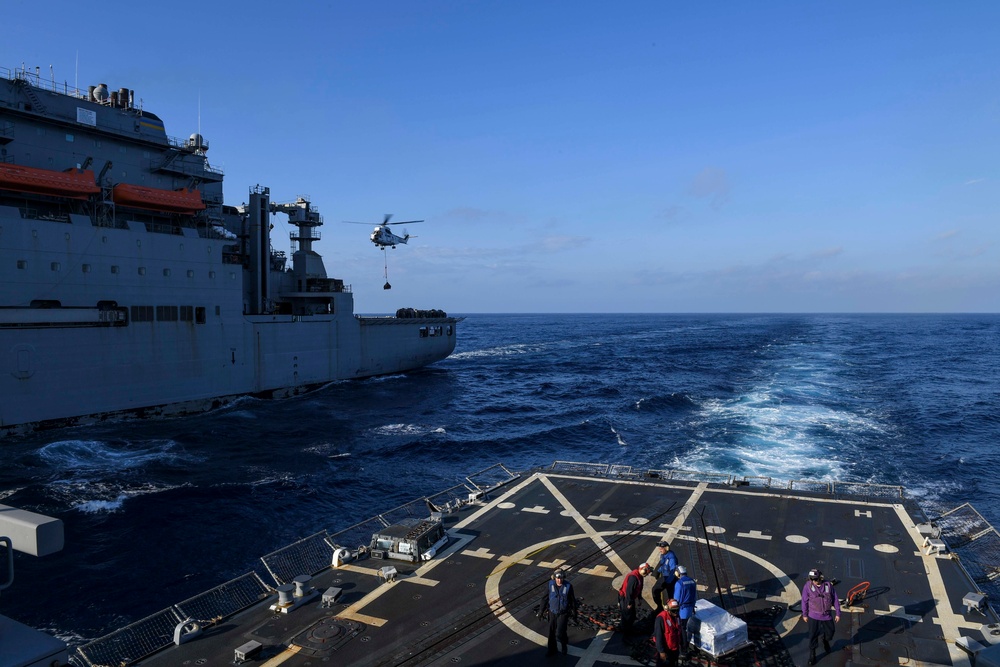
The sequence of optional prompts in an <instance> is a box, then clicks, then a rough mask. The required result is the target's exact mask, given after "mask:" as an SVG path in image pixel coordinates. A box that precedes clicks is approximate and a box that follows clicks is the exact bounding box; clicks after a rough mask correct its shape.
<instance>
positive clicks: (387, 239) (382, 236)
mask: <svg viewBox="0 0 1000 667" xmlns="http://www.w3.org/2000/svg"><path fill="white" fill-rule="evenodd" d="M391 218H392V213H386V214H385V218H384V219H383V220H382V224H381V225H376V226H375V229H374V230H372V233H371V235H370V236H369V237H368V238H370V239H371V240H372V243H374V244H375V245H376V246H377V247H379V248H382V249H383V250H385V249H386V248H395V247H396V246H397V245H398V244H400V243H406V242H407V241H409V240H410V239H411V238H416V237H411V236H410V235H409V234H407V233H406V232H403V235H402V236H399V235H398V234H394V233H393V232H392V230H391V229H389V226H390V225H414V224H416V223H418V222H423V220H407V221H405V222H389V220H390V219H391ZM344 222H346V223H348V224H350V225H370V224H371V223H370V222H354V221H352V220H344Z"/></svg>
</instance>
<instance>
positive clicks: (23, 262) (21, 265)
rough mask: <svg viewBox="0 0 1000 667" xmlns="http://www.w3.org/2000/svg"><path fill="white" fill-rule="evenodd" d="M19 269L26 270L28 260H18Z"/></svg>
mask: <svg viewBox="0 0 1000 667" xmlns="http://www.w3.org/2000/svg"><path fill="white" fill-rule="evenodd" d="M17 268H19V269H26V268H28V262H27V260H23V259H19V260H17Z"/></svg>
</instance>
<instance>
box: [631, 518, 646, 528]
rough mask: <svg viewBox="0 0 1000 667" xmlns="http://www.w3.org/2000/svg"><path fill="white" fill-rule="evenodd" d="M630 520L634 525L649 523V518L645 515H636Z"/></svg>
mask: <svg viewBox="0 0 1000 667" xmlns="http://www.w3.org/2000/svg"><path fill="white" fill-rule="evenodd" d="M628 522H629V523H630V524H632V525H633V526H645V525H646V524H647V523H649V519H647V518H646V517H644V516H634V517H632V518H631V519H629V520H628Z"/></svg>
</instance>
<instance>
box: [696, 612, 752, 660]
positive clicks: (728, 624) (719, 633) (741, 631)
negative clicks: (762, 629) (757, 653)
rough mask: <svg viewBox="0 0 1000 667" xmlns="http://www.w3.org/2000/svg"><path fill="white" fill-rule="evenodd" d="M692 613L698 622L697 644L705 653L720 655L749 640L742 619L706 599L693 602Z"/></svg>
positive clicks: (743, 644)
mask: <svg viewBox="0 0 1000 667" xmlns="http://www.w3.org/2000/svg"><path fill="white" fill-rule="evenodd" d="M694 615H695V616H696V617H697V618H698V621H699V623H700V629H699V632H698V642H697V646H698V648H700V649H701V650H703V651H705V652H706V653H710V654H711V655H713V656H720V655H722V654H723V653H729V652H730V651H733V650H735V649H738V648H741V647H742V646H745V645H746V644H747V643H748V642H749V641H750V638H749V636H748V634H747V624H746V623H745V622H744V621H741V620H740V619H738V618H736V617H735V616H733V615H732V614H730V613H729V612H728V611H726V610H725V609H723V608H722V607H717V606H716V605H714V604H712V603H711V602H709V601H708V600H698V601H697V602H695V604H694Z"/></svg>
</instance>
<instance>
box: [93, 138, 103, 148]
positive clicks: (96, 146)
mask: <svg viewBox="0 0 1000 667" xmlns="http://www.w3.org/2000/svg"><path fill="white" fill-rule="evenodd" d="M100 147H101V142H100V141H97V140H96V139H95V140H94V148H100Z"/></svg>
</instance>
